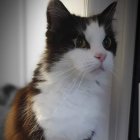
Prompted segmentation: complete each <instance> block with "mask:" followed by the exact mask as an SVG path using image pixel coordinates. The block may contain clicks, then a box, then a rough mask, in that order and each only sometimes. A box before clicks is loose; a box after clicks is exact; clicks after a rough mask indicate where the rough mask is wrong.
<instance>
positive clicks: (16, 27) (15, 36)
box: [0, 0, 23, 86]
mask: <svg viewBox="0 0 140 140" xmlns="http://www.w3.org/2000/svg"><path fill="white" fill-rule="evenodd" d="M19 5H20V0H13V1H11V0H3V1H0V86H2V85H4V84H7V83H12V84H15V85H18V86H21V85H22V84H23V79H21V73H22V71H21V67H20V65H21V57H22V56H21V55H20V47H21V46H20V37H21V34H20V33H21V32H20V18H19V17H20V9H19V8H20V6H19ZM22 75H23V74H22Z"/></svg>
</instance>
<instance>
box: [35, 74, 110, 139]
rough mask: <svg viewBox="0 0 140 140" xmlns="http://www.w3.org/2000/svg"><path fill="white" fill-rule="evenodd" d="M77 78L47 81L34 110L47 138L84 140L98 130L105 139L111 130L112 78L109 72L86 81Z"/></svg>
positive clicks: (97, 132) (96, 134) (36, 98)
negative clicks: (105, 132)
mask: <svg viewBox="0 0 140 140" xmlns="http://www.w3.org/2000/svg"><path fill="white" fill-rule="evenodd" d="M73 77H75V76H73ZM73 77H72V76H71V77H70V78H67V79H63V80H59V81H58V82H54V83H51V84H49V83H48V84H47V82H46V83H45V84H43V86H42V88H41V91H42V93H41V94H39V95H37V96H35V97H34V98H33V101H34V103H33V111H34V112H35V114H36V118H37V121H38V123H39V125H40V126H41V127H42V128H43V129H44V132H45V137H46V138H47V140H84V139H86V138H88V137H90V136H91V134H92V132H93V131H94V132H95V137H100V138H98V140H101V139H102V138H103V139H104V140H105V135H104V134H100V131H101V130H102V129H104V131H105V129H107V123H108V114H109V103H110V93H109V92H110V82H111V79H110V78H109V77H108V78H107V74H106V73H105V72H103V73H102V74H101V73H100V75H99V76H98V75H97V76H94V77H92V75H89V77H88V76H87V77H86V78H83V79H81V76H79V77H75V78H73ZM100 77H101V78H100ZM74 79H75V80H74ZM103 125H104V126H103ZM101 135H102V136H101Z"/></svg>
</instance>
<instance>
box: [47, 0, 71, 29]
mask: <svg viewBox="0 0 140 140" xmlns="http://www.w3.org/2000/svg"><path fill="white" fill-rule="evenodd" d="M70 15H71V14H70V12H69V11H68V10H67V8H66V7H65V6H64V4H63V3H62V2H61V1H60V0H51V1H50V2H49V5H48V8H47V22H48V26H49V28H51V29H52V30H55V29H57V28H59V26H60V25H61V24H62V23H63V22H64V21H66V20H67V18H68V17H69V16H70Z"/></svg>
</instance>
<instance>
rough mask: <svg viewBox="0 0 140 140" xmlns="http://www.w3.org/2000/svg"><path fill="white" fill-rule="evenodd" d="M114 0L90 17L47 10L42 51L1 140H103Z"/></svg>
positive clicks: (54, 3)
mask: <svg viewBox="0 0 140 140" xmlns="http://www.w3.org/2000/svg"><path fill="white" fill-rule="evenodd" d="M115 9H116V2H113V3H112V4H111V5H109V6H108V7H107V8H106V9H105V10H104V11H103V12H102V13H100V14H97V15H94V16H91V17H80V16H76V15H74V14H71V13H70V12H69V11H68V10H67V9H66V7H65V6H64V5H63V4H62V2H61V1H59V0H51V1H50V3H49V5H48V8H47V22H48V27H47V33H46V36H47V39H46V46H47V47H46V50H45V53H44V54H43V57H42V59H41V61H40V63H39V64H38V67H37V68H36V70H35V72H34V76H33V79H32V81H31V83H30V84H28V85H27V86H26V87H25V88H23V89H21V90H20V91H19V92H18V93H17V96H16V98H15V101H14V103H13V105H12V108H11V111H10V113H9V115H8V117H7V121H6V127H5V140H107V137H106V133H107V131H106V130H107V129H108V128H107V125H108V124H107V122H108V114H109V102H110V91H111V79H112V71H113V61H114V57H115V54H116V48H117V43H116V40H115V35H114V32H113V28H112V20H113V16H114V13H115Z"/></svg>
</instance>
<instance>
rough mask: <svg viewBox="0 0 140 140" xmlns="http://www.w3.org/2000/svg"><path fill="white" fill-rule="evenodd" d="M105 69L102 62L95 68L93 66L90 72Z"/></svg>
mask: <svg viewBox="0 0 140 140" xmlns="http://www.w3.org/2000/svg"><path fill="white" fill-rule="evenodd" d="M100 71H105V68H104V66H103V64H100V65H99V66H98V67H97V68H94V69H93V70H92V71H91V72H100Z"/></svg>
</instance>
